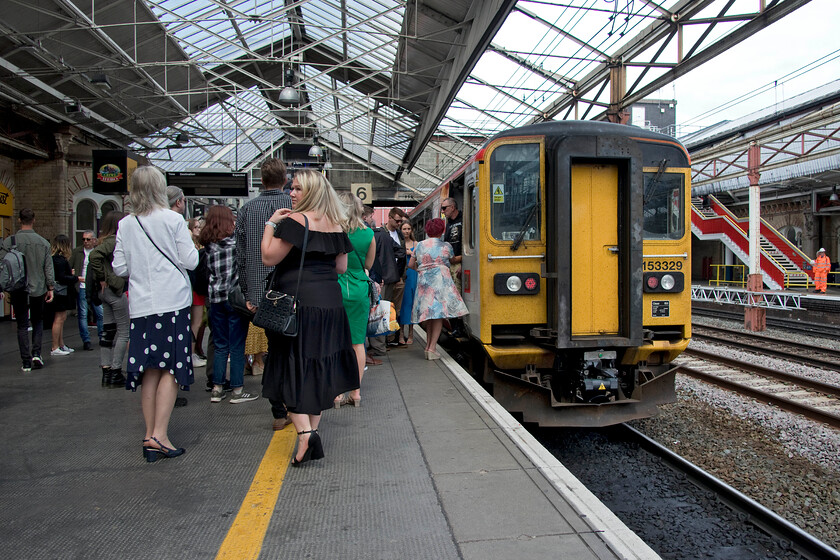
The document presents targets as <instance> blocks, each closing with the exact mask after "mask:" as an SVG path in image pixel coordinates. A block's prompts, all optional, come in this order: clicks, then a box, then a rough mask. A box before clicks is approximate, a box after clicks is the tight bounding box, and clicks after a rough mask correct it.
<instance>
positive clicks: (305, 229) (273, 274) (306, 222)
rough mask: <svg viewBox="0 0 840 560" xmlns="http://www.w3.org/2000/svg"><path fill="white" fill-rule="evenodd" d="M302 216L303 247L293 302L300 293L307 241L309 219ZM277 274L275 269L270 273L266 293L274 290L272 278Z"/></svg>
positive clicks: (304, 215)
mask: <svg viewBox="0 0 840 560" xmlns="http://www.w3.org/2000/svg"><path fill="white" fill-rule="evenodd" d="M301 216H303V222H304V225H303V247H301V250H300V268H298V280H297V287H296V288H295V301H296V302H297V299H298V293H300V279H301V277H302V276H303V259H304V257H306V242H307V241H308V240H309V218H307V217H306V214H303V213H301ZM276 274H277V267H276V266H275V267H274V271H273V272H272V273H271V281H269V283H268V291H272V289H273V288H274V276H275V275H276Z"/></svg>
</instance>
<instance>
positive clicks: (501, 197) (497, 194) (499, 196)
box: [493, 183, 505, 204]
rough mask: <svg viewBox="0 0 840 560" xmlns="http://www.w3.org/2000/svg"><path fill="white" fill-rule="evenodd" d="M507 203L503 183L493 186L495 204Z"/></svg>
mask: <svg viewBox="0 0 840 560" xmlns="http://www.w3.org/2000/svg"><path fill="white" fill-rule="evenodd" d="M504 203H505V186H504V184H502V183H499V184H497V185H493V204H504Z"/></svg>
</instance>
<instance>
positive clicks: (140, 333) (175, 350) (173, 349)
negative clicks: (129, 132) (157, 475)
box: [112, 166, 198, 462]
mask: <svg viewBox="0 0 840 560" xmlns="http://www.w3.org/2000/svg"><path fill="white" fill-rule="evenodd" d="M129 202H130V203H131V207H132V213H131V214H130V215H128V216H126V217H125V218H123V219H122V220H121V221H120V227H119V230H118V231H117V245H116V248H115V249H114V260H113V263H112V264H113V268H114V273H115V274H117V275H119V276H128V293H129V297H128V310H129V316H130V317H131V329H130V334H129V337H130V338H129V347H128V365H127V367H126V374H127V376H128V379H127V381H126V388H127V389H131V390H132V391H136V390H137V385H140V384H141V383H142V389H141V394H142V399H141V400H142V405H143V418H144V419H145V421H146V437H145V439H144V440H143V456H144V457H145V458H146V460H147V461H149V462H153V461H156V460H157V459H158V458H159V457H177V456H178V455H182V454H183V453H184V449H183V448H176V447H175V446H174V445H172V442H170V441H169V436H168V434H167V431H168V428H169V417H170V415H171V414H172V408H173V406H174V405H175V397H176V396H177V393H178V386H179V385H180V386H182V387H183V388H184V389H185V390H188V389H189V386H190V385H191V384H192V382H193V370H192V362H191V358H192V356H191V355H192V351H191V343H192V335H191V331H190V305H191V304H192V288H191V286H190V282H189V279H188V278H187V273H186V269H189V270H192V269H194V268H195V267H196V265H197V264H198V251H197V250H196V248H195V245H194V244H193V241H192V238H191V237H190V233H189V231H188V230H187V225H186V224H187V223H186V222H185V221H184V217H183V216H182V215H180V214H178V213H176V212H173V211H172V210H170V209H169V206H168V204H167V199H166V178H165V177H164V175H163V173H161V172H160V171H159V170H157V169H156V168H154V167H151V166H143V167H138V168H137V170H135V171H134V173H133V174H132V176H131V190H130V191H129Z"/></svg>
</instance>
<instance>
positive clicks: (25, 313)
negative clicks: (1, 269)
mask: <svg viewBox="0 0 840 560" xmlns="http://www.w3.org/2000/svg"><path fill="white" fill-rule="evenodd" d="M18 220H19V221H20V229H19V230H18V232H17V233H15V234H14V235H11V236H9V237H7V238H6V239H5V240H4V241H3V254H4V257H3V259H4V260H6V256H8V254H14V251H15V250H16V251H20V253H21V254H23V257H24V263H25V268H26V282H25V285H23V286H22V287H19V288H13V289H12V290H11V291H10V292H9V295H10V296H11V297H10V299H11V303H12V309H13V310H14V312H15V320H16V321H17V327H18V346H19V347H20V358H21V360H22V361H23V367H22V368H21V370H22V371H24V372H29V371H32V369H33V368H34V369H41V368H42V367H44V359H43V358H42V357H41V335H42V333H43V330H44V303H49V302H51V301H52V299H53V286H54V285H55V278H54V273H53V261H52V255H50V243H49V241H47V240H46V239H44V238H43V237H41V236H40V235H38V234H37V233H35V229H34V227H35V212H33V211H32V210H31V209H30V208H24V209H23V210H21V211H20V213H19V214H18ZM30 325H31V326H32V344H31V347H30V343H29V327H30Z"/></svg>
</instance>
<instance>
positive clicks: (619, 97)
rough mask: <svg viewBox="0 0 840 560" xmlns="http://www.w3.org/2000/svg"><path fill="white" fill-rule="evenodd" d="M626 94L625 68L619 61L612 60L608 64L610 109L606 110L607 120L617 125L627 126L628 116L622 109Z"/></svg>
mask: <svg viewBox="0 0 840 560" xmlns="http://www.w3.org/2000/svg"><path fill="white" fill-rule="evenodd" d="M626 93H627V67H626V66H624V62H622V61H621V60H613V61H612V63H611V64H610V108H609V109H607V120H608V121H610V122H614V123H618V124H627V122H628V121H629V120H630V115H629V114H628V113H627V111H626V110H625V109H624V107H622V102H623V101H624V96H625V94H626Z"/></svg>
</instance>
